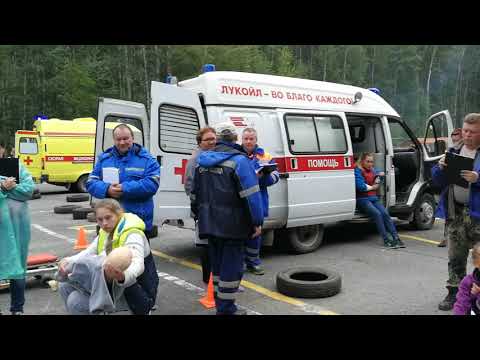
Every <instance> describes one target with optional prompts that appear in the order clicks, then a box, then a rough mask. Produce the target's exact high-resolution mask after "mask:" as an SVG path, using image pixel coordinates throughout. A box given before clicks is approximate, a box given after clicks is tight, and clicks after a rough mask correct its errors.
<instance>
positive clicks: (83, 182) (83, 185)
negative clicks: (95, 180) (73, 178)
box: [71, 174, 88, 193]
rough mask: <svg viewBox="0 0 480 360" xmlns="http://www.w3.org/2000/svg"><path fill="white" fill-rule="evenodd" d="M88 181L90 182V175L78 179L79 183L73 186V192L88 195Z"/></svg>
mask: <svg viewBox="0 0 480 360" xmlns="http://www.w3.org/2000/svg"><path fill="white" fill-rule="evenodd" d="M87 180H88V175H87V174H85V175H82V176H80V177H79V178H78V180H77V182H76V183H75V184H72V185H73V186H72V188H71V190H73V191H75V192H79V193H86V192H87Z"/></svg>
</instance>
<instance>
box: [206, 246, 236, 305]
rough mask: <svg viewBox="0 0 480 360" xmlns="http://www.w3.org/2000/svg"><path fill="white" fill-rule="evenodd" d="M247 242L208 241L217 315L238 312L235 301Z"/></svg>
mask: <svg viewBox="0 0 480 360" xmlns="http://www.w3.org/2000/svg"><path fill="white" fill-rule="evenodd" d="M244 244H245V241H241V240H229V239H219V238H209V239H208V249H209V255H210V263H211V266H212V273H213V285H214V296H215V305H216V307H217V315H228V314H233V313H234V312H236V311H237V306H236V305H235V299H236V295H237V292H238V287H239V286H240V281H241V280H242V276H243V262H244V258H245V245H244Z"/></svg>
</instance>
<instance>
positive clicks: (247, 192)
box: [238, 185, 260, 198]
mask: <svg viewBox="0 0 480 360" xmlns="http://www.w3.org/2000/svg"><path fill="white" fill-rule="evenodd" d="M258 191H260V186H258V185H255V186H252V187H251V188H248V189H246V190H242V191H240V192H239V193H238V194H239V195H240V197H241V198H245V197H247V196H250V195H252V194H255V193H256V192H258Z"/></svg>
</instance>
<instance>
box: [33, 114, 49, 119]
mask: <svg viewBox="0 0 480 360" xmlns="http://www.w3.org/2000/svg"><path fill="white" fill-rule="evenodd" d="M33 120H48V116H47V115H43V114H42V113H39V114H37V115H35V116H34V117H33Z"/></svg>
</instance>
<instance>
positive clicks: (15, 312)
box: [11, 311, 23, 315]
mask: <svg viewBox="0 0 480 360" xmlns="http://www.w3.org/2000/svg"><path fill="white" fill-rule="evenodd" d="M11 315H23V311H12V313H11Z"/></svg>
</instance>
